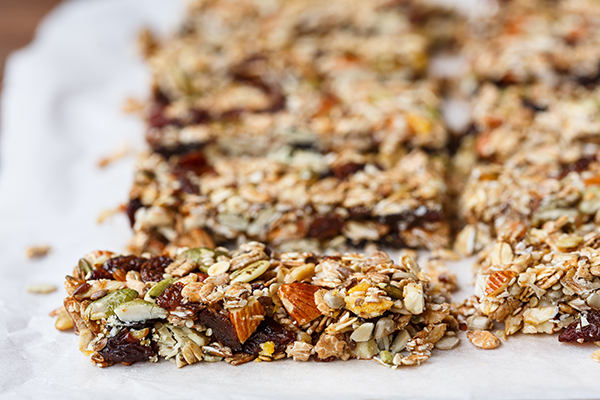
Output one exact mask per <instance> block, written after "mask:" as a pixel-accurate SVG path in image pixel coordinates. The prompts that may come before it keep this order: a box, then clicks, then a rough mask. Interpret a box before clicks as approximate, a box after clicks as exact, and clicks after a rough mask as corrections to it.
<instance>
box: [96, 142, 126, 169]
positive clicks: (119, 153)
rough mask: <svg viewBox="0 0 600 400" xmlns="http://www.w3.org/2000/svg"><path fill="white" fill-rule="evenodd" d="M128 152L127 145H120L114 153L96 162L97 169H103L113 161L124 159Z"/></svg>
mask: <svg viewBox="0 0 600 400" xmlns="http://www.w3.org/2000/svg"><path fill="white" fill-rule="evenodd" d="M130 152H131V148H130V147H129V145H128V144H122V145H120V146H119V147H118V148H117V149H116V150H115V151H114V152H112V153H111V154H109V155H108V156H106V157H102V158H101V159H100V160H99V161H98V167H99V168H105V167H107V166H109V165H110V164H112V163H114V162H115V161H118V160H120V159H121V158H123V157H125V156H126V155H127V154H129V153H130Z"/></svg>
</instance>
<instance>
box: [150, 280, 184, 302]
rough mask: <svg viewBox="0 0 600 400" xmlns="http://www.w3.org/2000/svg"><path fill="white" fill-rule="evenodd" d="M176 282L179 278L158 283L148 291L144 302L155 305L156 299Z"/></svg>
mask: <svg viewBox="0 0 600 400" xmlns="http://www.w3.org/2000/svg"><path fill="white" fill-rule="evenodd" d="M176 280H177V278H167V279H163V280H162V281H160V282H158V283H157V284H156V285H154V286H152V288H151V289H150V290H148V292H147V293H146V295H145V296H144V300H146V301H149V302H151V303H153V302H154V299H156V298H157V297H158V296H160V295H161V294H162V292H164V291H165V289H166V288H167V286H169V285H170V284H172V283H173V282H175V281H176Z"/></svg>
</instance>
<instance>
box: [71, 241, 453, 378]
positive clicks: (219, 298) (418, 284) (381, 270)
mask: <svg viewBox="0 0 600 400" xmlns="http://www.w3.org/2000/svg"><path fill="white" fill-rule="evenodd" d="M65 288H66V290H67V293H68V297H67V298H66V299H65V301H64V305H65V309H66V310H67V311H68V312H69V314H70V315H71V317H72V319H73V321H74V324H75V327H76V332H77V334H78V335H79V348H80V350H81V351H82V352H83V353H84V354H86V355H88V356H91V360H92V362H93V363H94V364H96V365H98V366H101V367H104V366H108V365H111V364H114V363H119V362H121V363H124V364H127V365H129V364H131V363H133V362H136V361H153V362H156V361H158V358H159V357H163V358H165V359H172V360H174V361H175V362H176V363H177V366H178V367H183V366H185V365H188V364H193V363H195V362H198V361H208V362H214V361H220V360H225V361H227V362H229V363H231V364H234V365H237V364H242V363H245V362H249V361H252V360H260V361H272V360H279V359H282V358H293V359H294V360H296V361H308V360H309V359H310V358H311V357H312V358H313V359H315V360H318V361H331V360H334V359H341V360H348V359H350V358H359V359H371V358H375V359H376V360H377V361H379V362H380V363H382V364H384V365H386V366H389V367H393V368H395V367H397V366H401V365H419V364H421V363H423V362H424V361H426V360H427V359H428V358H429V357H430V355H431V351H432V349H433V347H434V345H435V344H436V342H438V341H439V340H440V339H442V338H444V337H449V336H454V334H455V331H456V330H457V328H458V323H457V321H456V319H455V317H454V316H453V315H452V313H451V308H450V306H449V304H448V303H446V302H445V299H444V297H443V296H440V295H438V294H434V293H430V289H431V285H430V283H429V278H428V276H427V275H426V274H425V273H424V272H422V271H421V270H420V268H419V267H418V266H417V264H416V263H415V262H414V261H413V260H412V259H411V258H409V257H404V258H403V259H402V262H401V263H400V264H396V263H394V262H393V261H392V260H391V259H390V258H389V257H388V256H387V255H386V254H385V253H383V252H375V253H373V254H372V255H371V256H370V257H367V256H365V255H361V254H354V253H350V254H339V253H338V254H335V255H331V256H318V255H315V254H313V253H309V252H291V253H282V254H277V253H274V252H272V251H271V250H270V249H269V248H268V247H266V246H265V245H264V244H260V243H257V242H250V243H246V244H244V245H242V246H240V247H239V248H238V249H237V250H235V251H229V250H227V249H225V248H216V249H208V248H192V249H190V248H180V249H178V250H177V251H176V252H175V253H174V254H170V255H168V254H164V255H161V256H152V257H137V256H118V255H116V254H113V253H111V252H106V251H95V252H92V253H90V254H88V255H86V256H85V257H83V258H82V259H81V260H80V261H79V264H78V266H77V267H75V269H74V271H73V275H72V276H67V278H66V282H65ZM446 341H447V342H448V341H451V342H452V343H453V345H455V343H454V342H455V340H446ZM446 345H447V344H446Z"/></svg>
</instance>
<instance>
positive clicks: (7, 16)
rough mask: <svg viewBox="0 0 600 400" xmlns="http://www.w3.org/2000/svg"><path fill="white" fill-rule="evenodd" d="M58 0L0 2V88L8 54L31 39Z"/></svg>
mask: <svg viewBox="0 0 600 400" xmlns="http://www.w3.org/2000/svg"><path fill="white" fill-rule="evenodd" d="M58 3H60V0H0V88H1V87H2V86H1V83H2V77H3V75H4V63H5V62H6V57H7V56H8V54H9V53H10V52H11V51H13V50H16V49H18V48H19V47H23V46H25V45H26V44H27V43H29V42H30V41H31V39H32V38H33V34H34V32H35V28H36V26H37V25H38V23H39V22H40V20H41V19H42V17H43V16H44V15H45V14H46V13H48V11H50V9H51V8H52V7H54V6H55V5H57V4H58Z"/></svg>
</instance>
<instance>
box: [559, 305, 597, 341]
mask: <svg viewBox="0 0 600 400" xmlns="http://www.w3.org/2000/svg"><path fill="white" fill-rule="evenodd" d="M598 340H600V311H596V310H592V311H589V312H588V313H587V315H582V316H581V317H580V318H579V319H578V320H577V321H575V322H572V323H571V324H570V325H569V326H567V328H566V329H565V330H564V331H563V332H562V333H561V334H560V336H559V337H558V341H559V342H578V343H583V342H595V341H598Z"/></svg>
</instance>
